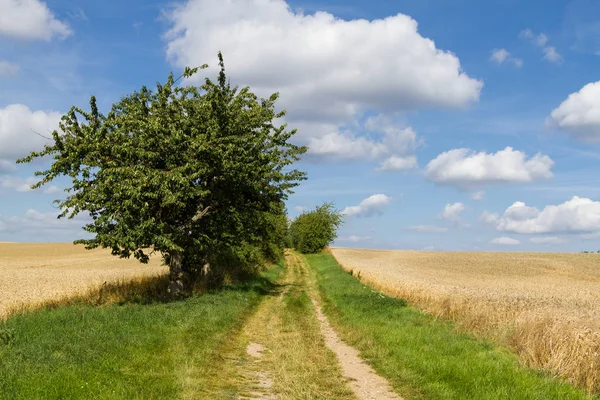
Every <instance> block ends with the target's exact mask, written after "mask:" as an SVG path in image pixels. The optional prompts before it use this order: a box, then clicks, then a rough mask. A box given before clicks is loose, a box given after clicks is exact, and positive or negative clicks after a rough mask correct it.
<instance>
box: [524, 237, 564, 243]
mask: <svg viewBox="0 0 600 400" xmlns="http://www.w3.org/2000/svg"><path fill="white" fill-rule="evenodd" d="M529 241H530V242H531V243H534V244H564V243H567V242H568V240H567V239H565V238H561V237H558V236H540V237H532V238H529Z"/></svg>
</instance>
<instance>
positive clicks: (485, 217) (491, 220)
mask: <svg viewBox="0 0 600 400" xmlns="http://www.w3.org/2000/svg"><path fill="white" fill-rule="evenodd" d="M479 220H480V221H481V222H484V223H486V224H496V222H498V214H497V213H493V214H492V213H491V212H489V211H484V212H482V213H481V215H480V216H479Z"/></svg>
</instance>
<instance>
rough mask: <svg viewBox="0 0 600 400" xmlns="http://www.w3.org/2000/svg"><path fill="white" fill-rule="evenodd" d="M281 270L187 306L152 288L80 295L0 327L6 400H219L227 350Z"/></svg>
mask: <svg viewBox="0 0 600 400" xmlns="http://www.w3.org/2000/svg"><path fill="white" fill-rule="evenodd" d="M281 269H282V266H281V265H279V266H276V267H273V268H271V269H270V270H268V271H267V272H265V273H264V274H263V275H261V276H260V277H257V278H255V279H253V280H250V281H247V282H245V283H238V284H233V285H230V286H227V287H225V288H223V289H221V290H215V291H209V292H207V293H205V294H202V295H201V296H192V297H189V298H187V299H184V300H181V301H173V302H167V301H164V299H160V298H159V299H158V300H156V299H153V298H152V296H151V293H154V292H153V289H151V288H150V286H152V285H150V286H149V287H146V288H145V289H144V288H142V289H140V291H139V292H138V294H137V295H131V292H128V293H130V294H129V295H127V296H129V300H127V298H128V297H127V296H124V297H123V296H116V297H114V298H113V300H115V301H109V302H108V304H105V305H103V306H100V307H98V306H92V305H90V304H91V303H95V302H96V300H97V299H93V298H87V300H86V298H85V297H80V298H79V299H76V300H71V301H66V300H63V301H62V302H58V303H50V304H46V306H45V307H43V308H41V309H38V310H29V311H28V312H26V313H22V314H13V315H12V316H11V317H9V318H8V319H7V320H6V321H4V322H0V399H64V398H69V399H89V398H94V399H139V398H144V399H165V398H214V397H213V396H212V395H211V393H210V391H209V390H210V387H211V385H210V384H209V382H208V381H209V380H210V379H214V378H215V376H219V375H220V374H223V372H224V371H223V370H222V369H221V368H220V360H219V357H220V356H219V352H220V348H222V347H223V346H225V345H226V341H227V340H229V339H230V337H231V335H232V334H233V333H234V332H236V330H238V331H239V329H241V327H242V326H243V324H244V322H245V320H246V319H247V318H248V316H249V315H251V314H252V312H253V310H254V309H255V308H256V306H257V305H258V304H259V303H260V301H261V299H262V298H263V297H264V296H265V295H266V294H268V293H270V292H271V291H272V290H273V288H274V281H275V279H276V277H277V276H278V275H279V273H280V271H281ZM146 282H148V281H146ZM130 289H133V288H130ZM120 290H121V289H119V291H120ZM123 293H126V291H121V294H123ZM133 293H135V290H134V291H133ZM157 293H158V292H157ZM105 294H106V288H105ZM109 297H110V296H109ZM155 300H156V301H155ZM103 302H104V301H101V303H103Z"/></svg>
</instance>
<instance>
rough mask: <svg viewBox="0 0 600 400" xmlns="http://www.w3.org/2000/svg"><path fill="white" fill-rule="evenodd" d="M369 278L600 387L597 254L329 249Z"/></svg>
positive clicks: (531, 361) (536, 362)
mask: <svg viewBox="0 0 600 400" xmlns="http://www.w3.org/2000/svg"><path fill="white" fill-rule="evenodd" d="M332 253H333V255H334V256H335V257H336V259H337V260H338V262H339V263H340V264H341V265H342V266H343V267H344V268H345V269H346V270H352V272H353V273H354V274H355V275H357V274H359V273H360V279H361V280H363V281H364V282H365V283H369V284H372V285H374V286H376V287H377V288H379V289H380V290H382V291H384V292H386V293H388V294H390V295H394V296H398V297H403V298H405V299H407V300H408V301H409V302H411V303H412V304H414V305H417V306H419V307H420V308H422V309H424V310H425V311H427V312H429V313H432V314H434V315H436V316H440V317H444V318H448V319H451V320H452V321H454V322H455V323H456V324H457V325H459V326H460V327H462V328H465V329H466V330H468V331H470V332H473V333H476V334H479V335H483V336H485V337H488V338H492V339H494V340H496V341H499V342H502V343H504V344H507V345H509V346H510V347H512V348H513V349H514V350H515V351H516V352H517V353H518V354H519V355H520V357H521V359H522V360H523V361H524V362H525V363H526V364H527V365H529V366H531V367H534V368H542V369H546V370H548V371H551V372H552V373H553V374H555V375H557V376H561V377H563V378H566V379H568V380H569V381H571V382H573V383H575V384H577V385H579V386H581V387H584V388H586V389H587V390H588V391H589V392H590V393H598V392H600V255H598V254H564V253H563V254H559V253H458V252H457V253H435V252H419V251H381V250H362V249H342V248H335V249H332Z"/></svg>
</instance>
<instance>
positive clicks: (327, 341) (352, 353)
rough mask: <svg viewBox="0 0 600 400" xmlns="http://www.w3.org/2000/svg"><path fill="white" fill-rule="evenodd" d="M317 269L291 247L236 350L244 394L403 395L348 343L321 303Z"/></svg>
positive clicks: (281, 397)
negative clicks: (283, 266)
mask: <svg viewBox="0 0 600 400" xmlns="http://www.w3.org/2000/svg"><path fill="white" fill-rule="evenodd" d="M319 301H320V298H319V292H318V290H317V281H316V276H315V273H314V271H312V270H311V269H310V268H309V267H308V266H307V265H306V264H305V261H304V259H303V258H302V256H300V255H298V254H296V253H293V252H287V253H286V266H285V268H284V269H283V271H282V273H281V276H280V277H279V279H278V280H277V288H276V290H275V291H274V292H273V293H272V294H271V295H270V296H268V297H267V298H266V299H265V300H264V301H263V302H262V303H261V305H260V306H259V307H258V309H257V311H256V312H255V313H254V314H253V315H252V316H250V317H249V319H248V320H247V322H246V324H245V325H244V327H243V328H242V331H241V333H240V336H239V337H238V338H237V340H236V342H237V344H235V345H234V346H233V350H232V352H231V353H230V354H227V355H225V358H226V359H229V360H231V362H232V364H230V365H234V367H233V369H234V370H235V375H236V376H237V378H235V383H233V386H235V387H236V388H237V389H236V390H235V391H236V392H237V393H238V398H239V399H248V400H268V399H277V400H286V399H339V400H345V399H347V400H350V399H360V400H367V399H369V400H371V399H383V400H388V399H394V400H396V399H400V397H399V396H397V395H395V394H394V393H393V392H392V391H391V388H390V386H389V384H388V383H387V382H386V381H385V380H384V379H383V378H381V377H380V376H378V375H377V374H376V373H375V372H374V371H373V369H372V368H371V367H370V366H368V365H367V364H365V362H364V361H363V360H361V359H360V357H359V353H358V351H357V350H355V349H354V348H352V347H350V346H348V345H346V344H344V343H343V342H342V341H341V340H340V339H339V338H338V336H337V335H336V333H335V332H334V331H333V329H332V327H331V326H330V324H329V322H328V321H327V318H326V316H325V315H324V314H323V312H322V311H321V307H320V306H319Z"/></svg>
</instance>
